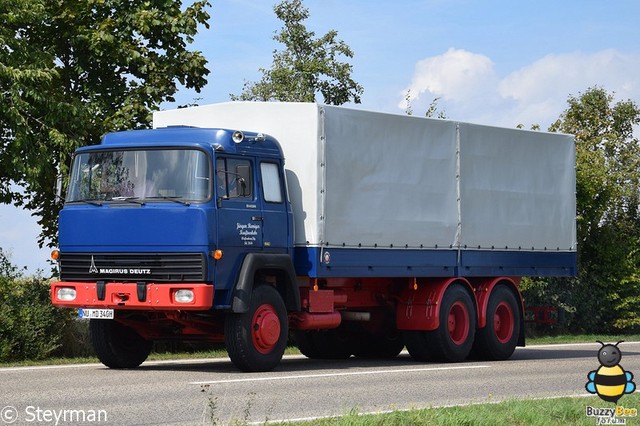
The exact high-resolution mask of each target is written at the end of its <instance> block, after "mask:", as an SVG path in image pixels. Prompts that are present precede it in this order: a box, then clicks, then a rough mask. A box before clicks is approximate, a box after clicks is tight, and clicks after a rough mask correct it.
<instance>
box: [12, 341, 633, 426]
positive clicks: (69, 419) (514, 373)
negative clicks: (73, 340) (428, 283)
mask: <svg viewBox="0 0 640 426" xmlns="http://www.w3.org/2000/svg"><path fill="white" fill-rule="evenodd" d="M614 343H615V342H614ZM599 348H600V345H599V344H597V343H595V342H594V343H586V344H572V345H554V346H532V347H527V348H518V349H517V350H516V352H515V354H514V355H513V356H512V358H511V359H509V360H508V361H502V362H472V361H470V362H464V363H459V364H438V363H418V362H415V361H413V360H412V359H411V358H410V357H409V356H408V355H407V354H406V353H402V354H401V355H400V356H399V357H398V358H397V359H394V360H391V361H372V360H360V359H355V358H352V359H349V360H345V361H313V360H309V359H306V358H304V357H295V356H294V357H285V359H284V360H283V361H282V363H281V364H280V366H279V367H278V368H277V369H276V370H275V371H273V372H270V373H241V372H239V371H237V370H236V369H235V368H234V366H233V365H232V364H231V362H230V361H229V360H228V359H216V360H185V361H163V362H145V363H144V364H143V365H142V366H141V367H140V368H138V369H136V370H109V369H107V368H105V367H104V366H102V365H99V364H84V365H77V366H48V367H20V368H4V369H0V410H2V411H1V412H0V426H2V425H3V421H4V423H6V422H7V421H13V420H15V422H14V423H13V424H16V425H23V424H29V425H32V424H48V425H55V424H56V423H57V424H58V425H63V424H72V423H73V424H77V420H80V419H81V416H84V418H85V421H86V424H96V423H97V424H119V425H122V424H127V425H158V424H171V425H179V424H184V425H199V424H211V423H212V422H213V421H214V420H216V421H218V422H219V423H228V422H230V421H239V422H243V421H247V422H258V423H263V422H265V421H266V420H291V419H302V418H313V417H320V416H331V415H341V414H344V413H347V412H349V411H352V410H354V409H355V410H357V411H358V412H378V411H385V410H393V409H408V408H422V407H430V406H443V405H452V404H469V403H482V402H494V401H500V400H503V399H508V398H514V397H518V398H529V397H533V398H545V397H554V396H575V395H584V394H585V393H586V391H585V387H584V386H585V383H586V381H587V374H588V373H589V371H591V370H595V369H597V368H598V367H599V366H600V364H599V362H598V359H597V352H598V349H599ZM619 348H620V349H621V351H622V355H623V357H622V361H621V362H620V365H622V366H623V367H624V369H625V370H627V371H631V372H634V373H635V374H636V377H640V342H624V343H621V344H620V346H619ZM2 407H4V408H2Z"/></svg>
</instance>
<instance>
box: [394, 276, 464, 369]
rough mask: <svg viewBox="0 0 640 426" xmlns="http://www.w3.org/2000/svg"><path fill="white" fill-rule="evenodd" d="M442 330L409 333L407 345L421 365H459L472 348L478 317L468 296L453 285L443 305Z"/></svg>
mask: <svg viewBox="0 0 640 426" xmlns="http://www.w3.org/2000/svg"><path fill="white" fill-rule="evenodd" d="M439 319H440V326H439V327H438V328H437V329H436V330H433V331H407V332H405V344H406V345H407V350H408V351H409V354H411V356H412V357H413V358H414V359H416V360H418V361H444V362H458V361H462V360H464V359H465V358H466V357H467V356H468V355H469V353H470V352H471V348H472V345H473V339H474V334H475V329H476V313H475V309H474V305H473V301H472V299H471V296H470V295H469V292H468V291H466V290H465V288H464V287H463V286H462V285H460V284H453V285H451V286H450V287H449V288H447V290H446V291H445V292H444V296H443V297H442V301H441V302H440V318H439Z"/></svg>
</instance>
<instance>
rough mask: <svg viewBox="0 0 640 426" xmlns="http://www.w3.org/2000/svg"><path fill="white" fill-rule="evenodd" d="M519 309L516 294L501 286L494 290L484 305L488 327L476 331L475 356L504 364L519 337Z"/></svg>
mask: <svg viewBox="0 0 640 426" xmlns="http://www.w3.org/2000/svg"><path fill="white" fill-rule="evenodd" d="M520 324H521V317H520V309H519V307H518V301H517V299H516V296H515V294H514V293H513V292H512V291H511V290H510V289H509V288H507V287H506V286H504V285H497V286H496V287H494V289H493V291H492V292H491V295H490V296H489V303H488V304H487V325H486V326H485V327H484V328H480V329H478V331H476V339H475V343H474V345H473V352H474V355H475V356H476V357H478V358H480V359H485V360H504V359H507V358H509V357H510V356H511V355H512V354H513V351H515V349H516V345H517V343H518V338H519V337H520Z"/></svg>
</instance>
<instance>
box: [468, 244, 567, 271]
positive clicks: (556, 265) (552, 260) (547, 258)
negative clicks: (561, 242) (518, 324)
mask: <svg viewBox="0 0 640 426" xmlns="http://www.w3.org/2000/svg"><path fill="white" fill-rule="evenodd" d="M576 261H577V255H576V252H560V251H535V252H531V251H494V250H478V251H475V250H474V251H462V253H461V257H460V275H461V276H469V277H495V276H505V275H506V276H518V277H527V276H529V277H572V276H575V275H576Z"/></svg>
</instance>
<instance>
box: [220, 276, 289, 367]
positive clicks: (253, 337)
mask: <svg viewBox="0 0 640 426" xmlns="http://www.w3.org/2000/svg"><path fill="white" fill-rule="evenodd" d="M288 333H289V323H288V320H287V308H286V307H285V305H284V302H283V301H282V297H280V293H278V291H277V290H276V289H275V288H273V287H271V286H269V285H260V286H258V287H255V288H254V290H253V293H252V294H251V303H250V306H249V310H248V311H247V312H244V313H241V314H229V315H227V317H226V319H225V323H224V334H225V335H224V341H225V346H226V347H227V352H228V353H229V357H230V358H231V361H232V362H233V363H234V364H235V365H236V367H238V368H239V369H241V370H243V371H270V370H273V369H274V368H275V367H276V366H277V365H278V364H279V363H280V360H281V359H282V355H283V354H284V350H285V348H286V346H287V336H288Z"/></svg>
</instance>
